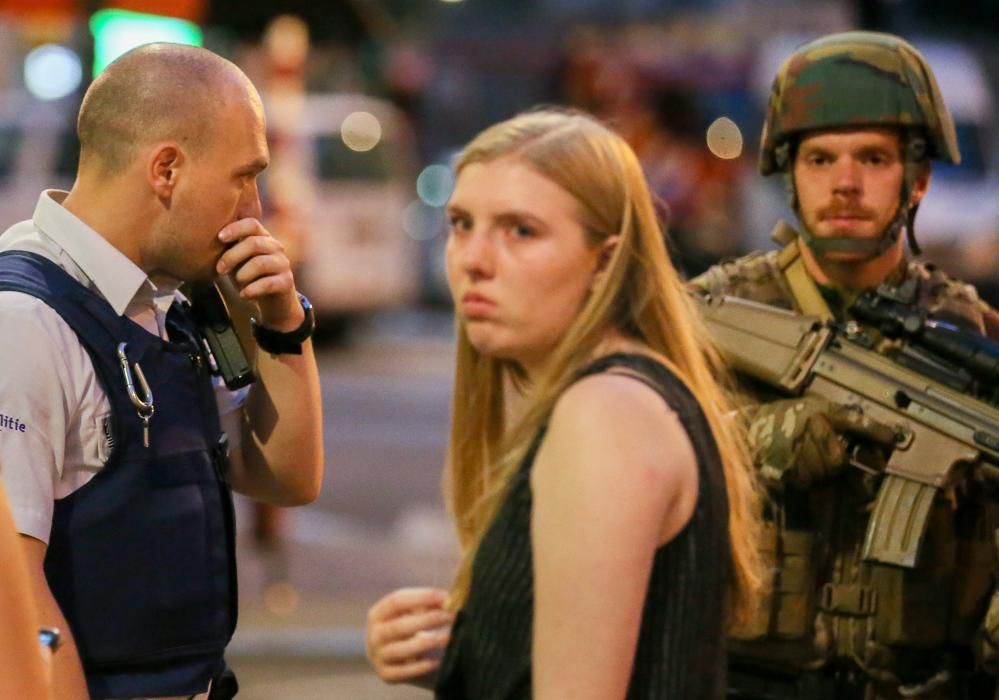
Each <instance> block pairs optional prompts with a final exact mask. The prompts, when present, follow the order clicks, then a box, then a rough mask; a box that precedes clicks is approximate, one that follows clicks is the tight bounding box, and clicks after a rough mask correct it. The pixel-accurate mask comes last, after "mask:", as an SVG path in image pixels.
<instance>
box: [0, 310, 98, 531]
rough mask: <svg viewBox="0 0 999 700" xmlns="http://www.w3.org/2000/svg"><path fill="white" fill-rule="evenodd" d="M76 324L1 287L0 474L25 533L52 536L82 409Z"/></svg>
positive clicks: (21, 528) (20, 529)
mask: <svg viewBox="0 0 999 700" xmlns="http://www.w3.org/2000/svg"><path fill="white" fill-rule="evenodd" d="M67 333H69V334H71V335H72V337H75V335H73V331H72V330H71V329H70V328H69V326H68V325H67V324H66V322H65V321H63V320H62V318H61V317H60V316H59V315H58V314H57V313H56V312H55V311H54V310H52V309H51V308H49V307H48V306H47V305H46V304H45V303H44V302H42V301H40V300H38V299H35V298H34V297H30V296H28V295H25V294H21V293H19V292H0V336H2V337H4V338H8V339H16V341H15V342H7V343H4V351H3V355H2V360H0V476H2V478H3V484H4V488H5V489H6V491H7V498H8V500H9V501H10V507H11V512H12V514H13V516H14V523H15V525H16V527H17V530H18V532H20V533H22V534H25V535H30V536H31V537H35V538H37V539H39V540H42V541H43V542H48V539H49V532H50V530H51V527H52V513H53V508H54V500H55V488H56V482H57V481H58V480H59V479H60V477H61V474H62V468H63V463H64V456H65V447H66V434H67V430H68V427H69V424H70V421H71V419H72V416H73V415H74V414H75V413H76V411H77V410H78V406H77V404H78V403H79V402H78V400H74V399H73V398H72V397H73V396H74V392H73V389H72V387H73V380H72V378H71V377H70V371H69V365H68V364H67V359H66V353H65V344H66V337H67V336H66V334H67Z"/></svg>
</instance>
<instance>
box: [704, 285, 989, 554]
mask: <svg viewBox="0 0 999 700" xmlns="http://www.w3.org/2000/svg"><path fill="white" fill-rule="evenodd" d="M698 302H699V305H700V307H701V312H702V318H703V319H704V321H705V323H706V325H707V327H708V329H709V330H710V332H711V334H712V336H713V338H714V340H715V343H716V344H717V346H718V348H719V350H720V351H721V353H722V355H723V356H724V357H725V358H726V360H727V361H728V362H729V363H730V364H731V366H732V367H733V368H734V369H735V370H736V371H737V372H740V373H744V374H746V375H748V376H750V377H753V378H754V379H756V380H759V381H761V382H764V383H765V384H767V385H768V386H770V387H772V388H774V389H776V390H778V391H780V392H782V393H784V394H786V395H787V396H789V397H790V396H819V397H822V398H824V399H827V400H828V401H830V402H832V403H834V404H838V405H847V406H856V407H857V408H859V409H860V410H861V411H862V412H863V413H864V414H865V415H867V416H869V417H871V418H873V419H874V420H876V421H879V422H881V423H883V424H885V425H888V426H890V427H892V428H893V429H894V431H895V434H896V444H895V446H894V448H893V449H892V451H891V455H890V456H889V458H888V461H887V464H886V466H885V469H884V472H885V478H884V479H883V481H882V483H881V486H880V488H879V492H878V496H877V501H876V503H875V506H874V512H873V513H872V515H871V520H870V526H869V527H868V531H867V536H866V540H865V546H864V557H865V559H868V560H871V561H878V562H882V563H886V564H894V565H898V566H904V567H913V566H915V564H916V555H917V553H918V551H919V544H920V542H921V540H922V537H923V534H924V532H925V529H926V523H927V519H928V516H929V512H930V507H931V506H932V504H933V501H934V499H935V497H936V495H937V493H938V492H939V491H940V490H941V489H945V488H947V487H949V486H951V485H952V484H953V483H954V482H955V481H956V480H958V479H959V478H961V477H963V476H966V475H967V474H968V473H969V472H970V471H977V472H978V473H980V474H982V475H983V476H987V477H991V478H993V479H995V478H996V476H997V474H999V469H997V466H996V465H999V409H997V408H996V407H995V406H992V405H991V404H989V403H986V402H984V401H982V400H980V399H977V398H974V397H971V396H967V395H964V394H962V393H960V392H958V391H955V390H954V389H952V388H950V387H949V386H947V385H945V384H943V383H941V382H939V381H937V380H935V379H933V378H930V377H926V376H924V375H921V374H919V373H918V372H915V371H913V369H910V368H908V367H904V366H902V365H900V364H898V363H896V362H894V361H893V360H892V359H891V358H889V357H887V356H885V355H882V354H880V353H878V352H876V351H875V350H873V349H870V348H869V347H866V346H865V344H864V343H863V342H862V340H863V339H864V336H862V335H860V334H859V333H849V332H844V331H843V330H842V329H840V328H838V327H837V326H835V325H834V324H824V323H823V322H821V321H820V320H819V319H818V318H815V317H811V316H803V315H801V314H796V313H793V312H790V311H785V310H783V309H779V308H775V307H771V306H766V305H764V304H758V303H755V302H752V301H747V300H744V299H737V298H734V297H714V298H711V297H698Z"/></svg>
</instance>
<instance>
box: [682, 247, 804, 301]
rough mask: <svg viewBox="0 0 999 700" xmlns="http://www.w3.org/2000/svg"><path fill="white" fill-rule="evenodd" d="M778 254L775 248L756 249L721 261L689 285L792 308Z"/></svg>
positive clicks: (705, 290)
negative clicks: (733, 258)
mask: <svg viewBox="0 0 999 700" xmlns="http://www.w3.org/2000/svg"><path fill="white" fill-rule="evenodd" d="M777 253H778V251H776V250H773V251H769V252H755V253H750V254H749V255H746V256H745V257H742V258H737V259H735V260H729V261H725V262H721V263H718V264H717V265H715V266H714V267H711V268H710V269H708V270H707V271H706V272H704V273H703V274H701V275H699V276H697V277H695V278H694V279H692V280H690V285H691V286H692V287H693V289H695V290H697V291H700V292H702V293H707V294H712V295H715V296H720V295H728V296H734V297H740V298H742V299H749V300H750V301H757V302H760V303H761V304H768V305H770V306H779V307H781V308H785V309H792V308H794V304H793V301H792V297H791V294H790V291H789V290H788V288H787V284H786V283H785V282H784V280H783V279H782V275H781V272H780V268H779V267H778V265H777Z"/></svg>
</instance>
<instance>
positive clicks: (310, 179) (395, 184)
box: [265, 94, 420, 316]
mask: <svg viewBox="0 0 999 700" xmlns="http://www.w3.org/2000/svg"><path fill="white" fill-rule="evenodd" d="M358 114H362V115H370V117H368V116H362V117H361V118H360V119H359V124H360V127H359V128H360V131H356V130H355V131H354V132H353V133H352V132H351V131H350V129H349V124H350V122H348V129H347V133H346V139H347V142H348V143H350V144H351V145H352V146H354V147H355V148H356V147H357V146H361V147H367V146H368V145H370V144H371V142H372V141H373V140H374V137H375V136H376V135H377V142H376V143H374V145H373V146H372V147H370V148H368V149H367V150H354V149H353V148H351V147H349V146H348V145H347V143H345V141H344V135H343V134H341V125H343V123H344V120H345V119H346V118H348V116H350V115H358ZM274 116H275V117H276V116H277V114H275V115H274ZM353 119H355V120H358V118H357V117H356V116H355V117H354V118H353ZM272 121H273V119H272ZM376 123H377V127H375V126H374V125H375V124H376ZM372 128H374V130H375V132H376V133H371V132H370V129H372ZM365 129H368V130H369V131H367V132H365V131H364V130H365ZM377 132H380V133H377ZM352 137H353V138H352ZM297 138H298V139H300V144H301V146H302V151H301V152H302V153H303V154H304V157H301V158H298V159H297V161H298V165H297V167H300V168H301V169H302V170H301V172H299V173H298V175H299V177H297V178H295V179H296V181H297V185H296V187H297V188H298V189H299V190H301V191H300V192H299V194H300V195H301V196H300V197H299V198H298V202H297V205H296V206H298V207H300V214H301V240H300V245H301V256H300V262H299V265H298V271H297V273H296V279H297V282H298V285H299V287H300V288H301V289H302V291H303V293H304V294H306V295H307V296H308V297H309V298H310V299H311V300H312V303H313V305H314V306H315V308H316V310H317V312H318V313H320V314H322V315H327V316H330V315H338V316H339V315H350V314H355V313H359V312H366V311H371V310H373V309H377V308H382V307H386V306H395V305H400V304H405V303H408V302H411V301H414V300H415V299H416V298H417V296H418V294H419V276H420V251H419V244H418V243H417V242H416V241H415V240H413V239H412V238H410V236H408V235H407V234H406V233H405V231H404V229H403V211H404V209H405V208H406V206H407V205H408V204H409V203H410V202H411V201H412V200H413V198H414V196H415V195H414V187H415V179H416V174H415V172H414V168H415V163H416V157H415V146H414V142H413V137H412V134H411V132H410V129H409V125H408V124H407V122H406V120H405V118H404V117H403V115H402V114H401V112H399V111H398V110H397V109H396V108H394V107H393V106H392V105H391V104H389V103H388V102H385V101H384V100H380V99H376V98H372V97H366V96H362V95H346V94H329V95H306V96H305V98H304V99H303V100H302V104H301V108H300V110H298V120H297ZM358 141H360V143H357V142H358ZM271 150H272V161H273V163H272V165H273V166H274V167H275V168H276V171H275V172H274V173H270V174H269V175H268V176H267V177H271V178H272V184H277V183H276V182H274V181H273V178H276V177H278V176H279V173H278V170H279V169H280V168H281V167H282V166H281V164H280V162H279V157H280V155H279V153H278V152H277V149H276V148H275V147H274V146H272V149H271ZM266 187H267V184H266V181H265V191H266Z"/></svg>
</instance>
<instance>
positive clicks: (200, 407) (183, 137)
mask: <svg viewBox="0 0 999 700" xmlns="http://www.w3.org/2000/svg"><path fill="white" fill-rule="evenodd" d="M264 129H265V126H264V116H263V109H262V107H261V102H260V98H259V96H258V95H257V92H256V90H255V89H254V88H253V86H252V85H251V84H250V82H249V80H248V79H247V78H246V76H245V75H244V74H243V73H242V72H241V71H240V70H239V69H238V68H237V67H236V66H235V65H233V64H232V63H230V62H229V61H226V60H225V59H223V58H221V57H219V56H216V55H215V54H213V53H211V52H210V51H206V50H204V49H200V48H194V47H187V46H177V45H172V44H151V45H147V46H144V47H140V48H138V49H135V50H133V51H130V52H128V53H126V54H125V55H123V56H122V57H120V58H119V59H117V60H116V61H115V62H113V63H112V64H111V65H110V66H109V67H108V68H107V69H106V70H105V71H104V72H103V73H102V74H101V75H100V76H98V77H97V79H96V80H95V81H94V82H93V84H92V85H91V86H90V88H89V89H88V91H87V93H86V95H85V96H84V99H83V103H82V105H81V107H80V114H79V118H78V132H79V136H80V145H81V149H80V164H79V172H78V175H77V179H76V182H75V183H74V185H73V188H72V190H71V191H70V192H68V193H66V192H56V191H52V190H49V191H45V192H43V193H42V194H41V196H40V197H39V200H38V205H37V207H36V209H35V213H34V216H33V218H32V219H31V220H29V221H25V222H22V223H20V224H17V225H16V226H14V227H12V228H11V229H9V230H8V231H7V232H6V233H4V234H3V236H2V237H0V251H2V252H0V333H2V335H3V337H5V338H16V339H17V342H16V343H9V344H8V346H7V348H6V350H5V353H4V362H3V364H2V366H0V419H2V421H3V426H4V427H5V428H6V429H5V430H2V431H0V459H2V461H3V464H4V472H3V480H4V483H5V485H6V487H7V491H8V494H9V496H10V501H11V508H12V511H13V514H14V519H15V522H16V524H17V529H18V531H19V532H20V533H21V534H22V538H21V542H22V545H23V548H24V551H25V552H26V554H27V559H28V571H29V574H30V576H31V578H32V583H33V586H34V590H35V593H36V597H37V599H38V601H39V607H40V614H41V619H42V623H43V624H45V625H51V626H56V627H59V628H61V629H62V630H63V631H64V634H65V637H66V643H65V645H64V647H63V649H61V650H60V652H59V653H58V654H56V656H55V662H54V664H53V685H54V694H55V695H56V697H58V698H60V700H62V699H66V700H77V699H78V698H86V697H88V694H89V696H90V697H92V698H94V700H97V699H98V698H136V697H142V698H150V697H154V698H164V697H169V698H174V697H183V698H192V697H197V698H203V697H205V696H206V694H207V692H208V690H209V688H210V689H211V697H212V698H228V697H231V696H232V695H234V694H235V691H236V684H235V680H234V679H233V678H232V675H231V673H229V672H227V670H226V668H225V662H224V660H223V654H224V651H225V647H226V644H227V643H228V641H229V639H230V637H231V635H232V632H233V629H234V627H235V624H236V572H235V550H234V524H233V515H232V502H231V493H230V485H231V487H232V488H234V489H236V490H238V491H240V492H241V493H245V494H247V495H249V496H251V497H253V498H256V499H261V500H266V501H269V502H272V503H277V504H282V505H292V504H300V503H306V502H309V501H311V500H313V499H314V498H315V497H316V495H317V494H318V491H319V486H320V483H321V478H322V464H323V461H322V460H323V455H322V440H321V430H322V419H321V404H320V398H319V382H318V373H317V370H316V364H315V358H314V356H313V353H312V348H311V344H310V343H309V342H308V338H309V336H310V334H311V331H312V328H313V325H314V320H313V318H312V314H311V308H310V306H309V304H308V302H307V301H306V300H305V299H304V297H301V295H299V294H297V293H296V290H295V285H294V281H293V277H292V274H291V271H290V265H289V263H288V259H287V257H286V256H285V254H284V253H283V250H282V248H281V245H280V244H279V243H278V242H277V241H276V240H274V239H273V238H272V237H271V236H270V234H269V233H268V231H267V230H266V229H265V228H264V227H263V226H261V224H260V223H259V221H258V217H259V216H260V202H259V197H258V193H257V185H256V181H257V176H258V175H259V173H260V172H261V171H262V170H263V169H264V168H265V167H266V166H267V162H268V152H267V145H266V141H265V138H264ZM218 275H228V278H229V280H230V281H231V283H232V284H233V285H235V287H236V289H238V290H239V294H240V296H241V297H242V298H244V299H247V300H250V301H252V302H255V303H256V305H257V307H258V310H259V314H258V316H257V319H256V323H255V326H254V336H255V339H256V342H257V345H258V346H259V348H260V350H262V352H259V353H258V355H257V362H256V367H255V370H256V374H257V377H258V381H257V383H256V384H255V385H254V386H253V387H252V388H251V389H250V390H249V392H248V393H247V392H245V391H240V392H230V391H228V390H227V389H226V388H225V386H223V384H222V380H221V378H220V377H213V376H212V371H211V368H212V367H213V365H214V361H218V362H221V361H222V358H221V357H218V358H213V357H211V356H210V355H209V354H208V352H207V350H205V348H206V344H205V342H204V340H203V338H202V337H201V331H200V330H199V328H198V325H197V324H196V323H195V320H194V315H193V313H192V311H191V309H190V307H189V306H188V305H187V304H186V302H184V300H183V299H182V298H181V297H180V296H179V295H178V293H177V291H176V290H177V287H178V285H179V284H180V283H181V282H182V281H186V282H211V281H212V280H213V279H215V278H216V276H218ZM214 325H215V326H218V324H214ZM67 623H68V624H67Z"/></svg>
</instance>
